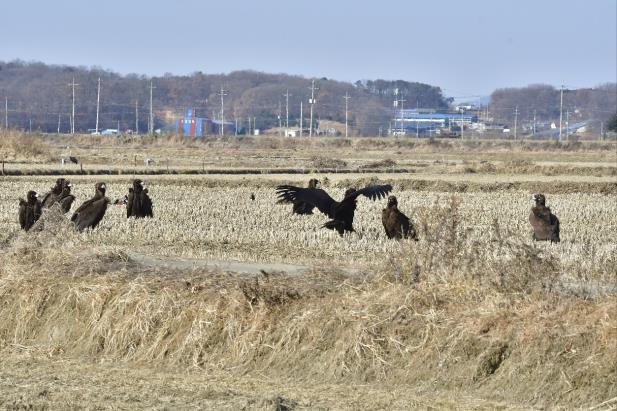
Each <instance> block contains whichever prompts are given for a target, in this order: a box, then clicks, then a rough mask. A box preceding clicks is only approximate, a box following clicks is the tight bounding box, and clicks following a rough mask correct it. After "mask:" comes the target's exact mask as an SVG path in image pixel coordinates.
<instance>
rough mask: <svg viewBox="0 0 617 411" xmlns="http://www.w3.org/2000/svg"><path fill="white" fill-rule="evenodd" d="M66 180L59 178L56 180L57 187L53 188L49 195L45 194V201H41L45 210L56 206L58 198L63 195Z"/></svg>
mask: <svg viewBox="0 0 617 411" xmlns="http://www.w3.org/2000/svg"><path fill="white" fill-rule="evenodd" d="M64 181H65V179H64V178H59V179H57V180H56V185H55V186H53V187H52V188H51V190H50V191H49V192H48V193H45V195H44V196H43V199H42V200H41V205H42V207H43V208H49V207H51V206H52V205H53V204H55V202H56V200H57V197H58V196H59V195H60V194H61V193H62V187H64Z"/></svg>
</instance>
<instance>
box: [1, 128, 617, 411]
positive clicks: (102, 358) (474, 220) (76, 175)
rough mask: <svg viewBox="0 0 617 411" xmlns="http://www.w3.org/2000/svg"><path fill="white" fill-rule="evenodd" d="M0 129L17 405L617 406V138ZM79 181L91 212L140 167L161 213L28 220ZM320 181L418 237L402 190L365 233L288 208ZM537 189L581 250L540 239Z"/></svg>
mask: <svg viewBox="0 0 617 411" xmlns="http://www.w3.org/2000/svg"><path fill="white" fill-rule="evenodd" d="M0 141H1V142H0V156H2V158H3V159H4V169H3V171H4V174H5V176H4V177H2V179H0V193H2V196H1V197H0V243H1V244H2V246H1V248H0V358H2V368H1V369H0V409H247V410H249V409H250V410H253V409H258V410H314V409H323V410H339V409H345V410H347V409H374V410H381V409H397V410H398V409H401V410H402V409H483V410H493V409H504V410H509V409H530V408H538V409H593V410H609V409H615V407H617V384H615V381H617V359H616V357H615V352H617V269H616V267H617V243H616V242H615V238H617V150H616V149H617V146H616V144H615V142H593V143H591V142H589V143H588V142H585V143H573V142H570V143H563V144H555V143H546V142H528V141H517V142H511V141H466V142H459V141H451V140H447V141H446V140H434V141H433V140H430V141H429V140H415V139H413V138H406V139H404V138H400V139H391V138H388V139H335V138H329V139H326V138H316V139H313V140H309V139H283V138H273V137H263V138H258V137H256V138H248V139H247V138H237V139H236V138H233V137H226V138H222V139H220V138H211V139H205V140H204V141H195V140H183V139H181V138H179V137H167V138H158V139H149V138H147V137H132V138H124V139H113V140H112V139H100V138H95V139H93V138H92V137H91V136H76V137H70V138H69V137H58V136H45V137H43V136H30V135H24V134H19V133H5V134H4V135H0ZM67 146H68V147H70V148H69V149H68V150H70V152H71V155H74V156H77V157H78V158H79V159H80V160H81V162H82V164H80V165H74V164H71V165H65V166H62V165H61V164H60V162H59V159H60V158H61V157H62V156H66V155H68V150H67ZM145 158H151V159H153V160H154V162H153V163H152V164H150V165H146V164H145V163H144V159H145ZM59 175H66V176H68V177H69V178H70V179H71V181H72V182H73V183H74V186H75V187H74V194H75V195H76V197H77V200H76V203H77V205H79V204H80V203H81V202H82V201H84V200H85V199H87V198H88V197H89V196H90V195H91V193H92V192H93V186H94V183H95V182H96V181H106V182H107V183H108V196H109V197H110V198H112V200H113V199H115V198H119V197H121V196H123V195H124V194H125V193H126V192H127V188H128V186H129V184H130V181H131V179H132V178H133V175H135V176H140V177H142V178H144V180H146V182H147V184H148V186H149V189H150V194H151V197H152V199H153V202H154V205H155V209H154V212H155V218H154V219H152V220H148V221H143V220H140V221H134V220H130V221H127V220H126V218H125V216H124V209H123V208H122V207H116V206H110V207H109V209H108V211H107V214H106V216H105V218H104V220H103V221H102V223H101V225H100V226H99V227H98V228H97V229H96V230H94V231H91V232H85V233H76V232H75V231H74V230H73V229H72V227H71V226H70V224H69V223H68V221H67V218H66V217H65V216H61V215H58V214H55V213H53V212H52V213H47V214H46V215H45V216H44V218H43V221H42V222H41V223H40V230H35V231H32V232H29V233H23V232H20V230H19V225H18V222H17V203H18V198H19V197H24V196H25V194H26V191H27V190H29V189H34V190H36V191H38V192H40V193H44V192H46V191H47V190H49V188H50V187H51V186H52V185H53V183H54V181H55V179H56V178H57V176H59ZM313 176H315V177H317V178H318V179H320V180H321V181H322V183H323V185H324V188H325V189H326V190H327V191H328V192H330V193H331V194H332V195H333V197H335V198H339V197H341V196H342V194H343V192H344V190H345V189H346V188H347V187H350V186H356V187H359V186H362V185H364V184H369V183H376V182H389V183H391V184H392V185H393V186H394V192H393V194H395V195H396V196H397V197H398V198H399V205H400V208H401V210H403V211H404V212H405V213H406V214H407V215H408V216H410V217H411V218H412V220H413V221H414V222H415V224H416V225H417V227H418V230H419V233H420V241H418V242H417V243H416V242H409V241H402V242H393V241H390V240H388V239H387V238H385V234H384V232H383V227H382V226H381V220H380V213H381V209H382V208H383V207H384V205H385V200H382V201H377V202H371V201H369V200H368V199H366V198H363V199H361V200H360V201H359V202H358V210H357V212H356V219H355V220H354V225H355V227H356V231H357V232H356V233H353V234H351V235H346V236H345V237H344V238H340V237H339V236H338V235H337V234H335V233H332V232H329V231H327V230H323V229H320V228H319V227H320V226H321V225H322V224H323V223H324V222H325V220H326V218H325V217H324V216H323V215H320V214H315V215H313V216H306V217H304V218H301V217H298V216H292V215H291V210H290V206H288V205H287V206H286V205H276V204H275V201H276V197H275V195H274V187H275V186H276V185H277V184H280V183H293V184H298V185H305V184H306V181H307V180H308V179H309V178H311V177H313ZM534 192H544V193H545V194H546V195H547V201H548V205H549V206H550V207H551V208H552V209H553V211H554V212H555V213H556V214H557V215H558V217H559V219H560V221H561V224H562V232H561V236H562V242H561V243H559V244H545V243H535V242H533V241H532V240H531V229H530V226H529V223H528V221H527V218H528V214H529V208H530V196H531V194H532V193H534ZM251 193H254V194H255V197H256V199H255V201H251V200H250V199H249V196H250V194H251ZM77 205H74V206H73V209H74V208H76V206H77Z"/></svg>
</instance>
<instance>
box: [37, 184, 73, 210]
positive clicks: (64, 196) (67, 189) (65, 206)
mask: <svg viewBox="0 0 617 411" xmlns="http://www.w3.org/2000/svg"><path fill="white" fill-rule="evenodd" d="M59 183H60V184H61V190H60V193H58V194H56V193H55V192H54V190H55V189H56V187H54V189H52V191H51V192H49V193H47V194H46V195H45V197H44V199H43V208H50V207H51V206H53V205H54V204H60V209H61V210H62V212H63V213H64V214H66V213H68V212H69V210H70V209H71V206H72V205H73V201H75V196H74V195H72V194H71V187H73V184H71V182H70V181H69V180H65V179H64V178H59V179H58V181H56V185H58V184H59Z"/></svg>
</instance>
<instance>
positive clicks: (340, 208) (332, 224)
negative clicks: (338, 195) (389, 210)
mask: <svg viewBox="0 0 617 411" xmlns="http://www.w3.org/2000/svg"><path fill="white" fill-rule="evenodd" d="M390 191H392V186H391V185H390V184H384V185H375V186H368V187H364V188H363V189H360V190H356V189H353V188H350V189H348V190H347V191H346V192H345V197H344V198H343V200H341V201H340V202H339V201H335V200H333V199H332V197H330V196H329V195H328V193H326V192H325V191H324V190H322V189H320V188H301V187H294V186H290V185H280V186H278V187H277V188H276V193H277V194H278V196H279V199H280V200H285V201H303V202H306V203H309V204H310V205H312V206H314V207H317V208H318V209H319V211H321V212H322V213H324V214H325V215H327V216H328V217H330V218H331V220H330V221H328V222H327V223H325V224H324V225H323V226H322V228H327V229H330V230H336V231H338V233H339V234H340V235H341V236H342V235H343V234H344V233H345V232H346V231H348V232H352V231H354V228H353V218H354V213H355V211H356V201H357V198H358V196H360V195H364V196H365V197H368V198H370V199H371V200H375V199H381V198H383V197H385V196H386V195H387V194H388V193H389V192H390Z"/></svg>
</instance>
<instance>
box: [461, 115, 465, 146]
mask: <svg viewBox="0 0 617 411" xmlns="http://www.w3.org/2000/svg"><path fill="white" fill-rule="evenodd" d="M464 112H465V109H464V108H462V107H461V141H463V140H464V139H465V138H464V137H465V135H464V132H465V131H464V130H465V118H464V117H463V113H464Z"/></svg>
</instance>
